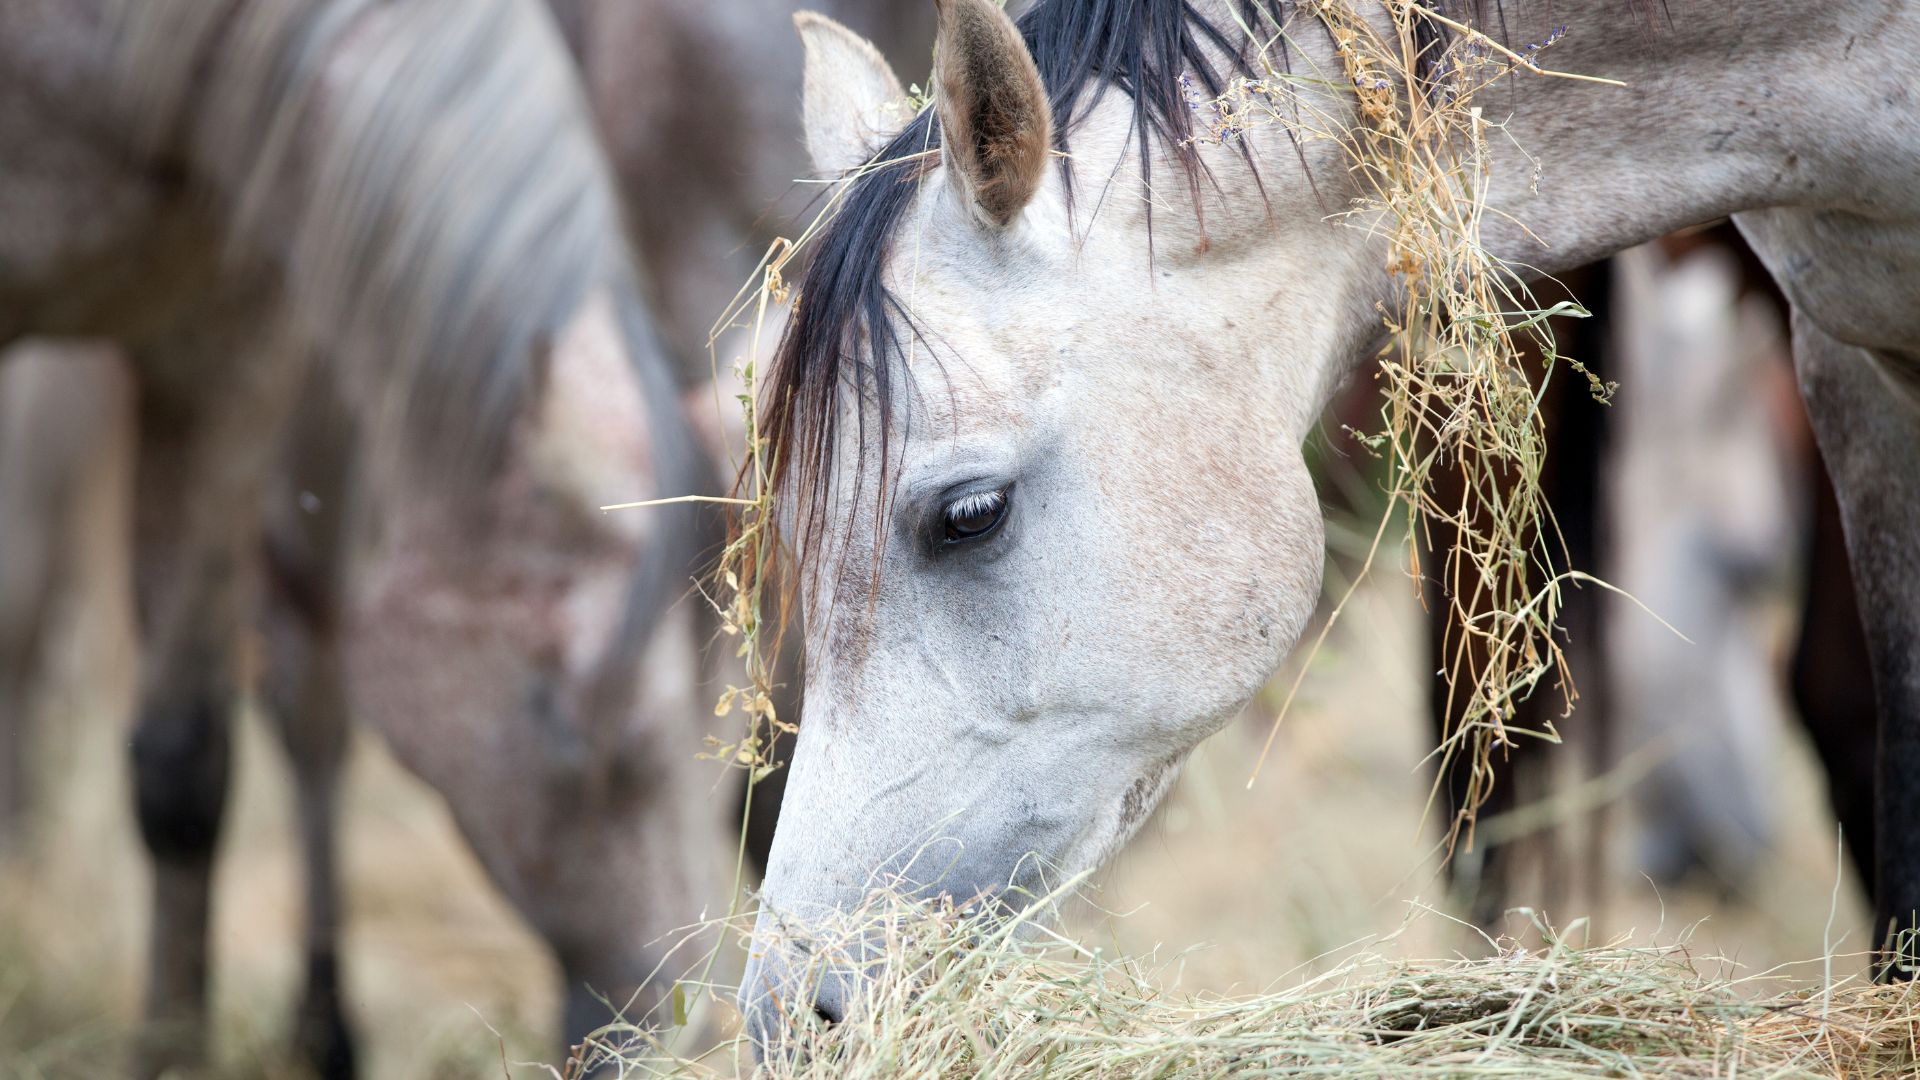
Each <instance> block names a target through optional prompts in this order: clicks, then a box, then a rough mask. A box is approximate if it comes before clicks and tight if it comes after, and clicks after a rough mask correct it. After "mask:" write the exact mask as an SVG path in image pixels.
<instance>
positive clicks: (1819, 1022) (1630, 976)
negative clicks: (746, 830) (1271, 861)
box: [598, 900, 1920, 1080]
mask: <svg viewBox="0 0 1920 1080" xmlns="http://www.w3.org/2000/svg"><path fill="white" fill-rule="evenodd" d="M1043 906H1045V905H1043ZM848 925H849V926H852V925H857V926H859V927H861V928H862V929H861V930H860V931H859V932H858V933H854V932H850V931H843V932H842V933H840V934H838V935H829V936H828V937H827V938H825V939H820V938H816V939H815V941H816V948H815V953H814V955H815V956H816V957H817V958H819V963H820V964H821V970H823V971H824V970H826V969H827V968H829V967H832V966H834V965H836V964H842V965H844V964H845V963H847V962H848V960H849V959H850V958H851V957H854V956H856V955H859V956H865V957H867V958H869V959H870V960H871V959H883V960H884V961H885V962H884V964H883V965H882V966H881V968H880V970H881V971H882V974H881V975H880V976H879V978H877V979H875V980H873V981H871V982H870V983H867V984H866V985H865V986H864V987H863V989H862V990H861V991H859V993H860V997H859V998H858V1000H857V1001H856V1002H855V1003H854V1004H853V1006H852V1008H851V1009H850V1012H849V1017H850V1018H849V1019H848V1020H847V1021H846V1022H843V1023H841V1024H839V1025H836V1026H834V1027H831V1028H828V1027H826V1026H824V1025H822V1024H821V1023H819V1022H818V1021H816V1020H815V1019H814V1018H813V1016H812V1010H811V1007H810V1003H808V1002H798V1003H796V1006H795V1008H794V1010H793V1012H794V1014H795V1015H793V1016H790V1017H789V1022H790V1029H789V1030H790V1034H789V1036H788V1042H787V1046H786V1050H787V1054H786V1055H784V1058H785V1059H784V1060H780V1059H776V1060H775V1061H774V1062H773V1063H771V1064H769V1065H764V1066H760V1067H759V1071H758V1075H761V1076H766V1077H768V1078H769V1080H815V1078H822V1080H824V1078H827V1077H833V1078H843V1077H847V1078H873V1080H878V1078H883V1077H885V1078H893V1077H942V1078H945V1077H954V1078H958V1077H1050V1078H1060V1080H1069V1078H1081V1077H1086V1078H1092V1077H1103V1078H1104V1077H1129V1078H1131V1077H1227V1076H1232V1077H1264V1076H1296V1077H1306V1076H1317V1077H1333V1078H1343V1080H1344V1078H1349V1077H1352V1078H1358V1077H1376V1076H1434V1077H1458V1078H1463V1080H1471V1078H1482V1077H1488V1078H1490V1077H1548V1078H1551V1077H1615V1076H1660V1077H1695V1076H1698V1077H1708V1076H1713V1077H1849V1078H1882V1077H1884V1078H1893V1077H1903V1078H1910V1077H1915V1076H1920V988H1916V986H1915V985H1913V984H1911V983H1902V984H1893V985H1880V984H1874V983H1871V982H1867V981H1865V980H1864V979H1847V980H1840V981H1830V980H1827V979H1822V978H1820V977H1818V974H1817V971H1816V973H1815V974H1814V976H1813V977H1807V976H1805V975H1799V976H1796V975H1795V973H1793V972H1790V971H1785V970H1782V971H1771V972H1763V973H1759V974H1739V973H1738V972H1737V970H1736V968H1735V966H1734V965H1732V964H1730V963H1728V962H1725V961H1723V960H1719V959H1717V958H1699V957H1695V956H1694V955H1692V954H1691V953H1690V952H1689V950H1688V949H1687V947H1686V946H1685V945H1684V944H1673V945H1664V946H1647V945H1636V944H1628V943H1625V942H1615V943H1611V944H1607V945H1602V946H1591V947H1579V946H1575V945H1573V944H1571V943H1569V942H1568V941H1567V939H1566V938H1565V937H1563V936H1556V935H1554V934H1553V933H1552V932H1551V931H1550V930H1549V929H1547V928H1546V927H1544V926H1541V927H1538V929H1539V930H1540V931H1541V932H1542V934H1543V935H1544V936H1545V937H1544V939H1545V941H1546V942H1547V944H1545V945H1544V946H1542V947H1539V948H1534V949H1527V948H1522V947H1518V946H1516V945H1514V944H1513V943H1511V942H1501V943H1498V945H1497V946H1496V947H1495V948H1494V949H1493V950H1492V953H1493V955H1491V956H1490V957H1488V958H1486V959H1455V960H1448V961H1416V960H1408V959H1404V958H1399V957H1396V956H1394V955H1393V952H1394V945H1393V940H1392V939H1387V940H1384V941H1381V942H1376V943H1374V944H1373V945H1371V946H1368V947H1365V948H1360V949H1356V950H1354V951H1353V952H1352V953H1351V954H1349V955H1347V956H1345V957H1344V958H1341V959H1338V960H1336V961H1331V962H1330V966H1329V967H1328V969H1327V970H1325V971H1324V972H1323V973H1321V974H1306V975H1294V976H1289V977H1288V980H1287V981H1288V985H1287V986H1286V987H1285V988H1283V989H1276V990H1272V991H1269V992H1266V993H1261V994H1254V995H1248V996H1212V995H1190V994H1184V993H1180V992H1177V991H1169V990H1166V989H1163V986H1164V985H1166V984H1168V983H1170V982H1173V981H1176V980H1177V974H1178V963H1177V961H1176V962H1175V963H1172V964H1168V965H1164V966H1162V967H1160V968H1159V969H1158V970H1148V969H1147V968H1146V967H1144V966H1143V965H1141V964H1140V963H1139V962H1137V961H1130V960H1116V959H1111V958H1109V957H1106V956H1104V955H1102V954H1101V953H1100V952H1098V951H1096V950H1089V949H1087V948H1085V947H1083V946H1081V945H1079V944H1076V943H1073V942H1069V941H1066V940H1064V939H1061V938H1059V937H1056V936H1052V935H1050V934H1048V933H1047V932H1045V931H1044V930H1039V929H1037V928H1036V927H1035V926H1034V925H1033V924H1032V923H1030V922H1024V921H1022V922H1020V923H1017V924H1012V925H1010V924H1008V923H1006V922H1004V921H994V920H993V919H992V917H991V916H987V915H980V914H959V913H956V912H955V911H954V910H953V909H952V908H951V907H947V906H939V905H929V904H925V903H914V902H907V901H900V900H891V901H887V902H885V903H878V902H876V903H875V904H874V905H873V906H870V907H869V908H868V909H866V910H865V911H864V912H862V913H861V914H860V915H859V916H858V917H857V918H856V919H855V920H854V921H852V922H850V923H849V924H848ZM822 941H825V942H826V944H821V942H822ZM836 941H837V942H838V943H839V947H835V946H834V945H833V944H832V942H836ZM854 942H865V945H864V946H859V947H856V946H855V945H853V944H852V943H854ZM816 974H817V973H816ZM726 996H729V997H730V996H731V995H730V994H727V995H726ZM606 1037H607V1038H608V1039H609V1041H610V1042H620V1041H622V1040H626V1041H627V1045H626V1047H625V1048H624V1049H623V1050H620V1051H616V1050H614V1049H613V1048H612V1047H611V1046H610V1045H609V1046H606V1047H602V1049H601V1053H600V1055H599V1056H598V1057H599V1060H602V1061H611V1062H617V1064H618V1065H619V1069H618V1070H617V1071H618V1074H619V1075H622V1076H659V1075H677V1076H689V1077H718V1076H727V1075H734V1074H735V1073H736V1072H737V1073H738V1074H740V1075H746V1074H749V1073H752V1072H754V1070H755V1066H754V1064H753V1056H752V1052H751V1050H750V1048H749V1047H748V1045H747V1043H746V1041H745V1040H744V1038H738V1037H736V1038H735V1039H734V1040H732V1041H730V1042H729V1043H727V1044H725V1045H723V1046H721V1047H719V1048H717V1049H715V1050H713V1051H711V1052H709V1053H708V1054H706V1055H704V1056H703V1057H701V1058H699V1059H687V1058H683V1057H678V1056H675V1055H673V1054H670V1053H668V1052H666V1051H665V1050H664V1049H663V1048H662V1047H661V1045H660V1044H659V1043H658V1042H656V1041H653V1040H652V1038H651V1037H649V1036H645V1035H642V1034H641V1033H639V1032H636V1031H633V1030H631V1029H629V1030H625V1031H609V1032H608V1033H607V1035H606Z"/></svg>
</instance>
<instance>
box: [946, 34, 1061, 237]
mask: <svg viewBox="0 0 1920 1080" xmlns="http://www.w3.org/2000/svg"><path fill="white" fill-rule="evenodd" d="M934 8H935V9H936V10H937V11H938V13H939V20H940V28H939V35H938V38H937V40H936V44H935V47H934V52H935V56H934V74H935V78H936V80H937V85H938V86H939V103H940V126H941V129H942V135H941V141H942V142H943V143H944V144H945V146H946V160H947V167H948V171H949V172H950V173H951V174H952V176H953V177H954V181H955V183H956V184H957V185H958V186H959V189H960V193H961V195H962V196H963V197H965V198H966V199H967V200H968V201H969V203H970V204H971V205H972V207H973V209H974V212H975V213H976V214H977V215H978V216H979V217H980V218H981V219H982V220H984V221H986V222H987V223H988V224H990V225H995V226H1006V225H1009V224H1011V223H1012V222H1013V219H1014V218H1015V217H1017V216H1018V215H1019V213H1020V211H1021V210H1022V209H1024V208H1025V207H1026V205H1027V203H1028V202H1029V201H1031V200H1032V199H1033V195H1034V192H1036V191H1038V190H1040V182H1041V180H1042V179H1043V178H1044V176H1045V173H1046V168H1047V153H1048V151H1049V150H1050V149H1051V148H1052V146H1053V114H1052V110H1051V108H1050V107H1049V105H1048V104H1047V88H1046V86H1045V85H1044V84H1043V83H1041V81H1040V71H1039V69H1038V68H1036V67H1035V66H1034V63H1033V55H1032V54H1031V53H1029V52H1027V43H1026V41H1025V40H1023V39H1022V38H1021V36H1020V30H1019V28H1017V27H1015V26H1014V25H1013V20H1012V19H1010V18H1008V17H1007V13H1006V12H1005V11H1002V10H1001V9H1000V6H999V5H998V4H995V3H994V2H993V0H934Z"/></svg>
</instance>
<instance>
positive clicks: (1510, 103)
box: [1482, 0, 1920, 274]
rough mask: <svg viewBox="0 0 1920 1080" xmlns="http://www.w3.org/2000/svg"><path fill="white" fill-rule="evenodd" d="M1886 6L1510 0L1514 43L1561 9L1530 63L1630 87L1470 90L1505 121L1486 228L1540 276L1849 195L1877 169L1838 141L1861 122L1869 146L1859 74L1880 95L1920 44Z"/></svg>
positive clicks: (1495, 153) (1543, 82) (1499, 246)
mask: <svg viewBox="0 0 1920 1080" xmlns="http://www.w3.org/2000/svg"><path fill="white" fill-rule="evenodd" d="M1895 6H1897V0H1892V2H1889V0H1874V2H1860V3H1854V2H1846V0H1840V2H1835V3H1823V4H1810V3H1805V2H1804V0H1744V2H1742V3H1738V4H1732V3H1726V2H1725V0H1668V2H1667V3H1663V4H1658V5H1646V4H1643V3H1634V4H1631V5H1629V4H1626V3H1623V2H1622V3H1590V4H1579V5H1565V4H1558V5H1551V6H1549V5H1547V4H1545V3H1518V4H1515V3H1508V4H1506V5H1505V10H1506V15H1507V17H1508V31H1507V40H1508V41H1510V42H1511V43H1512V44H1513V45H1514V46H1515V47H1523V46H1524V45H1525V44H1526V43H1529V42H1537V41H1543V40H1546V38H1547V37H1548V36H1549V35H1550V34H1552V33H1553V25H1554V24H1555V23H1556V22H1557V21H1559V20H1563V19H1564V20H1567V23H1568V25H1567V29H1566V33H1565V35H1564V37H1563V39H1562V40H1560V41H1559V42H1558V43H1556V44H1555V45H1554V46H1553V47H1552V48H1550V49H1547V50H1545V52H1543V53H1542V54H1541V57H1542V60H1541V62H1542V64H1543V66H1546V67H1550V68H1553V69H1557V70H1561V71H1569V72H1576V73H1581V74H1590V75H1598V76H1605V77H1608V78H1613V79H1618V80H1620V81H1622V82H1625V83H1626V84H1627V86H1626V87H1624V88H1616V87H1608V86H1602V85H1595V84H1592V83H1586V82H1577V81H1570V80H1564V79H1554V78H1539V77H1533V76H1529V75H1524V74H1522V75H1516V76H1512V77H1510V78H1509V79H1508V80H1507V82H1506V84H1505V85H1502V86H1498V87H1496V88H1494V89H1493V90H1492V91H1490V92H1487V93H1486V94H1485V95H1484V97H1483V99H1482V101H1483V103H1484V108H1485V113H1486V115H1487V117H1488V119H1489V120H1491V121H1494V122H1496V123H1502V122H1503V123H1504V126H1505V129H1506V130H1505V133H1504V134H1501V133H1496V134H1494V135H1493V137H1491V138H1490V139H1489V143H1488V150H1489V152H1490V163H1491V185H1490V187H1489V195H1488V203H1489V208H1490V211H1491V212H1490V213H1488V214H1487V215H1486V219H1485V225H1484V228H1483V240H1484V241H1485V242H1486V243H1487V246H1488V247H1489V249H1490V250H1492V251H1493V252H1494V253H1495V254H1497V255H1499V256H1500V257H1502V258H1503V259H1506V260H1508V261H1509V262H1510V263H1513V264H1515V265H1520V266H1527V267H1532V268H1534V269H1537V270H1538V271H1539V272H1541V273H1547V274H1552V273H1557V272H1560V271H1563V270H1567V269H1571V268H1574V267H1577V266H1580V265H1583V264H1585V263H1588V262H1592V261H1594V260H1596V259H1600V258H1604V257H1606V256H1608V255H1611V254H1613V253H1615V252H1618V251H1621V250H1624V249H1625V248H1627V247H1630V246H1633V245H1635V244H1638V243H1642V242H1644V241H1647V240H1650V239H1653V238H1655V237H1657V236H1660V235H1663V234H1665V233H1668V232H1671V231H1673V230H1674V229H1677V228H1682V227H1685V226H1688V225H1694V224H1698V223H1700V222H1704V221H1711V220H1714V219H1716V218H1721V217H1724V216H1726V215H1728V214H1732V213H1736V212H1739V211H1742V210H1750V209H1757V208H1765V207H1780V206H1823V205H1834V204H1836V203H1839V202H1844V201H1846V200H1847V198H1848V193H1847V192H1844V191H1842V190H1839V188H1840V186H1841V185H1843V184H1844V185H1848V186H1853V185H1860V184H1871V183H1874V182H1878V181H1879V180H1880V178H1879V177H1875V176H1872V175H1863V174H1861V173H1860V172H1859V171H1857V168H1854V169H1849V168H1845V167H1842V159H1844V158H1846V157H1847V155H1848V153H1849V150H1848V144H1849V143H1851V142H1855V141H1857V140H1858V139H1859V138H1860V136H1861V135H1863V134H1865V135H1867V137H1868V139H1869V145H1870V144H1871V138H1872V136H1871V133H1868V132H1862V131H1860V130H1859V129H1858V127H1857V126H1856V125H1858V124H1859V122H1860V120H1861V119H1862V117H1861V108H1860V101H1861V99H1862V95H1863V91H1864V92H1868V93H1871V88H1866V87H1862V86H1861V85H1859V82H1858V80H1859V79H1861V78H1865V79H1867V80H1869V81H1876V82H1877V81H1884V82H1886V83H1888V89H1889V90H1892V89H1894V88H1895V87H1897V85H1898V84H1899V82H1900V81H1901V80H1902V79H1903V78H1905V76H1904V75H1903V74H1902V73H1903V72H1905V71H1907V70H1910V67H1909V66H1908V65H1910V63H1911V61H1910V60H1909V59H1907V57H1910V56H1911V50H1912V49H1913V48H1914V47H1916V45H1917V44H1920V43H1916V42H1915V41H1914V40H1913V38H1914V34H1913V28H1914V20H1913V19H1912V18H1911V17H1910V16H1909V17H1906V18H1905V19H1904V22H1905V24H1906V34H1905V37H1906V39H1907V40H1906V46H1905V48H1901V47H1900V45H1899V42H1898V37H1899V36H1900V35H1897V34H1892V33H1889V28H1890V25H1891V24H1892V23H1895V22H1898V21H1902V19H1901V17H1900V16H1898V15H1896V14H1894V13H1893V8H1894V7H1895ZM1649 7H1650V8H1651V10H1650V11H1649V10H1646V9H1648V8H1649ZM1876 24H1877V25H1876ZM1849 52H1851V54H1852V59H1851V60H1850V61H1848V60H1846V59H1845V58H1846V57H1847V56H1848V54H1849ZM1843 62H1844V63H1845V66H1844V68H1843V67H1841V66H1840V65H1842V64H1843ZM1843 70H1844V71H1845V72H1847V73H1848V74H1847V75H1846V76H1845V77H1837V76H1838V74H1839V72H1841V71H1843ZM1886 141H1887V142H1888V143H1890V144H1891V143H1896V142H1898V140H1891V139H1890V140H1886ZM1536 163H1537V164H1536ZM1856 165H1857V163H1856ZM1536 169H1537V174H1536ZM1872 171H1873V170H1871V169H1869V170H1867V172H1868V173H1869V174H1870V173H1871V172H1872ZM1896 175H1899V176H1908V175H1910V166H1909V167H1908V168H1903V169H1899V170H1897V171H1896ZM1886 179H1888V180H1891V179H1892V176H1889V177H1887V178H1886ZM1902 182H1903V183H1904V182H1905V181H1902Z"/></svg>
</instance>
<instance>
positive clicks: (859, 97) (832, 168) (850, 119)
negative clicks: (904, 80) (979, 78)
mask: <svg viewBox="0 0 1920 1080" xmlns="http://www.w3.org/2000/svg"><path fill="white" fill-rule="evenodd" d="M793 25H794V27H795V28H796V29H797V30H799V31H800V43H801V44H802V45H803V46H804V47H805V48H806V53H807V61H806V76H805V79H804V85H803V89H802V92H801V115H802V116H803V117H804V119H805V127H806V130H807V153H808V154H809V155H810V156H811V157H812V158H813V167H814V169H816V170H817V171H819V172H820V173H821V174H822V175H825V176H838V175H839V174H841V173H844V172H846V171H848V170H850V169H857V168H859V167H860V166H862V165H865V164H866V163H867V161H868V159H870V158H872V157H873V152H874V151H875V150H878V149H879V148H880V145H881V142H882V138H881V137H882V136H884V135H886V134H888V133H891V132H893V131H896V130H898V129H899V128H900V126H901V123H902V122H903V121H905V119H906V100H907V92H906V90H905V89H904V88H903V87H901V85H900V79H899V77H898V76H896V75H894V73H893V69H892V68H890V67H888V66H887V61H886V58H885V57H883V56H881V55H880V50H878V49H876V48H874V47H873V44H872V43H871V42H869V41H867V39H866V38H863V37H861V36H860V35H859V34H856V33H854V32H853V31H851V30H849V29H847V28H846V27H844V26H841V25H840V24H839V23H837V22H834V21H833V20H832V19H829V18H827V17H826V16H825V15H821V14H819V13H817V12H812V11H800V12H795V13H794V16H793Z"/></svg>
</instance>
